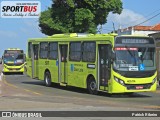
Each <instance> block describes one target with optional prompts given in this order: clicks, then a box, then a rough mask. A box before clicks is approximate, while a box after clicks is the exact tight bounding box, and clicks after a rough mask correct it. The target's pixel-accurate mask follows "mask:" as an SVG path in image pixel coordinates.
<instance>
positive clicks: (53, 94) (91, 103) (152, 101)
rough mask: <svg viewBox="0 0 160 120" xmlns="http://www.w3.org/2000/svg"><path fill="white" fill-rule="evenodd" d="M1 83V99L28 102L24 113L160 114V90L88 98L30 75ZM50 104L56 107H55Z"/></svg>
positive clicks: (84, 93)
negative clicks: (139, 111)
mask: <svg viewBox="0 0 160 120" xmlns="http://www.w3.org/2000/svg"><path fill="white" fill-rule="evenodd" d="M1 82H2V86H1V88H2V89H1V97H3V98H7V99H17V100H23V101H25V102H26V107H25V105H24V102H23V106H22V108H23V109H35V110H37V109H38V110H39V109H40V108H42V109H43V108H47V109H60V108H67V109H73V108H74V109H77V108H78V109H82V110H94V109H95V110H101V109H102V110H105V108H108V107H110V109H111V108H112V110H137V109H151V110H160V89H159V88H158V89H157V91H156V92H145V93H135V94H133V95H132V96H128V95H113V96H110V95H109V94H107V93H103V92H99V94H98V95H90V94H87V91H86V90H84V89H80V88H74V87H61V86H59V85H53V86H52V87H46V86H45V85H44V83H43V81H39V80H35V79H31V78H30V77H28V76H26V75H14V74H11V75H5V76H3V80H2V81H1ZM27 102H32V103H33V105H32V104H29V105H28V104H27ZM39 103H40V104H39ZM45 103H47V104H45ZM50 104H53V106H54V107H53V106H52V105H50ZM1 107H2V106H0V108H1ZM16 107H17V108H16ZM16 107H15V106H13V108H14V109H22V108H21V105H19V103H18V105H17V106H16ZM10 108H11V107H10V105H9V107H8V108H7V106H5V107H4V109H10ZM93 108H94V109H93Z"/></svg>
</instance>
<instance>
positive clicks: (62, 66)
mask: <svg viewBox="0 0 160 120" xmlns="http://www.w3.org/2000/svg"><path fill="white" fill-rule="evenodd" d="M59 49H60V55H59V82H61V83H67V51H68V45H60V46H59Z"/></svg>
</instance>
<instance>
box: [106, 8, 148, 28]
mask: <svg viewBox="0 0 160 120" xmlns="http://www.w3.org/2000/svg"><path fill="white" fill-rule="evenodd" d="M145 20H146V18H145V17H144V16H143V15H141V14H139V13H136V12H134V11H131V10H129V9H123V11H122V13H121V14H120V15H118V14H112V13H110V14H109V16H108V19H107V21H108V22H114V23H115V24H116V25H118V26H121V27H122V28H126V27H129V26H133V25H136V24H139V23H141V22H143V21H145Z"/></svg>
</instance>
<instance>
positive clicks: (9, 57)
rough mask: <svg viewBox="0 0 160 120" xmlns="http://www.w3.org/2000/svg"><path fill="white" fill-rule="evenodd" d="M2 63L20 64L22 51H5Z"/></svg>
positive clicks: (22, 58)
mask: <svg viewBox="0 0 160 120" xmlns="http://www.w3.org/2000/svg"><path fill="white" fill-rule="evenodd" d="M3 61H4V63H10V64H11V63H14V64H22V63H23V62H24V55H23V52H22V51H16V50H14V51H7V50H6V51H5V53H4V58H3Z"/></svg>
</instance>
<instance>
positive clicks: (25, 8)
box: [1, 1, 41, 18]
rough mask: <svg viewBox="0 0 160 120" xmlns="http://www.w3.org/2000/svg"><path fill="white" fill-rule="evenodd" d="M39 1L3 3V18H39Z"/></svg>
mask: <svg viewBox="0 0 160 120" xmlns="http://www.w3.org/2000/svg"><path fill="white" fill-rule="evenodd" d="M40 12H41V3H40V2H39V1H2V2H1V18H39V16H40Z"/></svg>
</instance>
